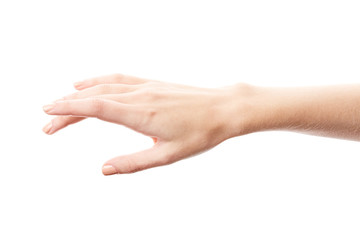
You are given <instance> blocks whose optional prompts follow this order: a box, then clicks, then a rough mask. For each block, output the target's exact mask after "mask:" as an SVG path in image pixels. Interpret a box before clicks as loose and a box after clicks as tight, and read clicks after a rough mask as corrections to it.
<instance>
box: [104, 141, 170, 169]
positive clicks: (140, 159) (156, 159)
mask: <svg viewBox="0 0 360 240" xmlns="http://www.w3.org/2000/svg"><path fill="white" fill-rule="evenodd" d="M169 153H170V151H169V149H168V147H167V146H166V144H164V143H159V142H158V143H157V144H155V145H154V146H153V147H152V148H149V149H146V150H144V151H141V152H137V153H133V154H129V155H124V156H119V157H115V158H113V159H111V160H109V161H107V162H106V163H105V164H104V165H103V167H102V172H103V174H104V175H112V174H117V173H120V174H121V173H134V172H138V171H141V170H145V169H148V168H153V167H157V166H162V165H166V164H169V163H171V156H170V154H169Z"/></svg>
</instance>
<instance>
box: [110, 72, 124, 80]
mask: <svg viewBox="0 0 360 240" xmlns="http://www.w3.org/2000/svg"><path fill="white" fill-rule="evenodd" d="M124 77H125V75H124V74H121V73H115V74H113V75H111V78H113V79H114V80H117V81H121V80H123V79H124Z"/></svg>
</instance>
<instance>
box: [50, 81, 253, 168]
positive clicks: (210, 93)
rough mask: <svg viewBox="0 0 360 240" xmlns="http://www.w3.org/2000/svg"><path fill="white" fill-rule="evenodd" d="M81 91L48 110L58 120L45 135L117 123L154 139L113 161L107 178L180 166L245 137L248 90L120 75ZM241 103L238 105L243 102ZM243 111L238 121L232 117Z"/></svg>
mask: <svg viewBox="0 0 360 240" xmlns="http://www.w3.org/2000/svg"><path fill="white" fill-rule="evenodd" d="M75 88H76V89H77V90H79V91H78V92H75V93H73V94H71V95H68V96H65V97H64V98H63V99H60V100H57V101H55V102H54V103H53V104H50V105H46V106H44V111H45V112H46V113H47V114H50V115H58V116H57V117H55V118H54V119H53V120H52V121H51V122H50V123H49V124H48V125H46V126H45V127H44V129H43V130H44V131H45V132H46V133H48V134H53V133H55V132H56V131H58V130H59V129H62V128H64V127H66V126H68V125H69V124H72V123H76V122H79V121H81V120H83V119H84V118H86V117H96V118H98V119H101V120H104V121H108V122H112V123H117V124H121V125H124V126H126V127H128V128H131V129H133V130H135V131H137V132H140V133H142V134H144V135H147V136H149V137H152V138H153V140H154V146H153V147H152V148H150V149H147V150H144V151H141V152H137V153H134V154H130V155H125V156H119V157H115V158H113V159H111V160H109V161H107V162H106V163H105V164H104V166H103V173H104V174H105V175H111V174H115V173H132V172H136V171H140V170H144V169H147V168H151V167H156V166H161V165H166V164H170V163H173V162H176V161H178V160H181V159H184V158H187V157H189V156H192V155H195V154H198V153H200V152H203V151H205V150H208V149H210V148H212V147H214V146H216V145H217V144H219V143H221V142H222V141H224V140H226V139H228V138H230V137H233V136H236V135H241V134H245V133H247V122H248V121H247V119H248V118H247V117H246V109H248V108H247V105H246V101H244V100H245V98H239V95H240V96H242V95H243V96H246V95H248V89H250V87H249V86H248V85H245V84H238V85H235V86H233V87H224V88H218V89H206V88H197V87H189V86H183V85H178V84H170V83H163V82H159V81H153V80H146V79H141V78H137V77H132V76H126V75H121V74H116V75H111V76H105V77H99V78H94V79H89V80H85V81H83V82H78V83H75ZM239 100H240V101H239ZM239 110H241V111H243V113H244V114H241V115H242V116H239V114H236V115H237V116H236V118H235V117H234V112H239Z"/></svg>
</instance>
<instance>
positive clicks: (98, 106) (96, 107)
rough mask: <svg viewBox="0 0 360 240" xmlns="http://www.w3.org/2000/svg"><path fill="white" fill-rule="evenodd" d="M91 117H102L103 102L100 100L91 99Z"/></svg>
mask: <svg viewBox="0 0 360 240" xmlns="http://www.w3.org/2000/svg"><path fill="white" fill-rule="evenodd" d="M91 108H92V113H93V114H92V115H93V116H94V117H97V118H101V117H102V116H103V115H104V101H103V100H102V99H100V98H92V99H91Z"/></svg>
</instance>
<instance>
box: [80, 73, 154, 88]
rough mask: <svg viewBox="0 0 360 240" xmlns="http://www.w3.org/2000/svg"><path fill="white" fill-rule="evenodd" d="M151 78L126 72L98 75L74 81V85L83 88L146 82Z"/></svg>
mask: <svg viewBox="0 0 360 240" xmlns="http://www.w3.org/2000/svg"><path fill="white" fill-rule="evenodd" d="M148 81H149V80H145V79H142V78H138V77H133V76H129V75H124V74H113V75H108V76H102V77H96V78H90V79H86V80H84V81H80V82H76V83H74V87H75V88H76V89H77V90H82V89H85V88H89V87H93V86H96V85H99V84H116V83H121V84H130V85H131V84H142V83H145V82H148Z"/></svg>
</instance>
